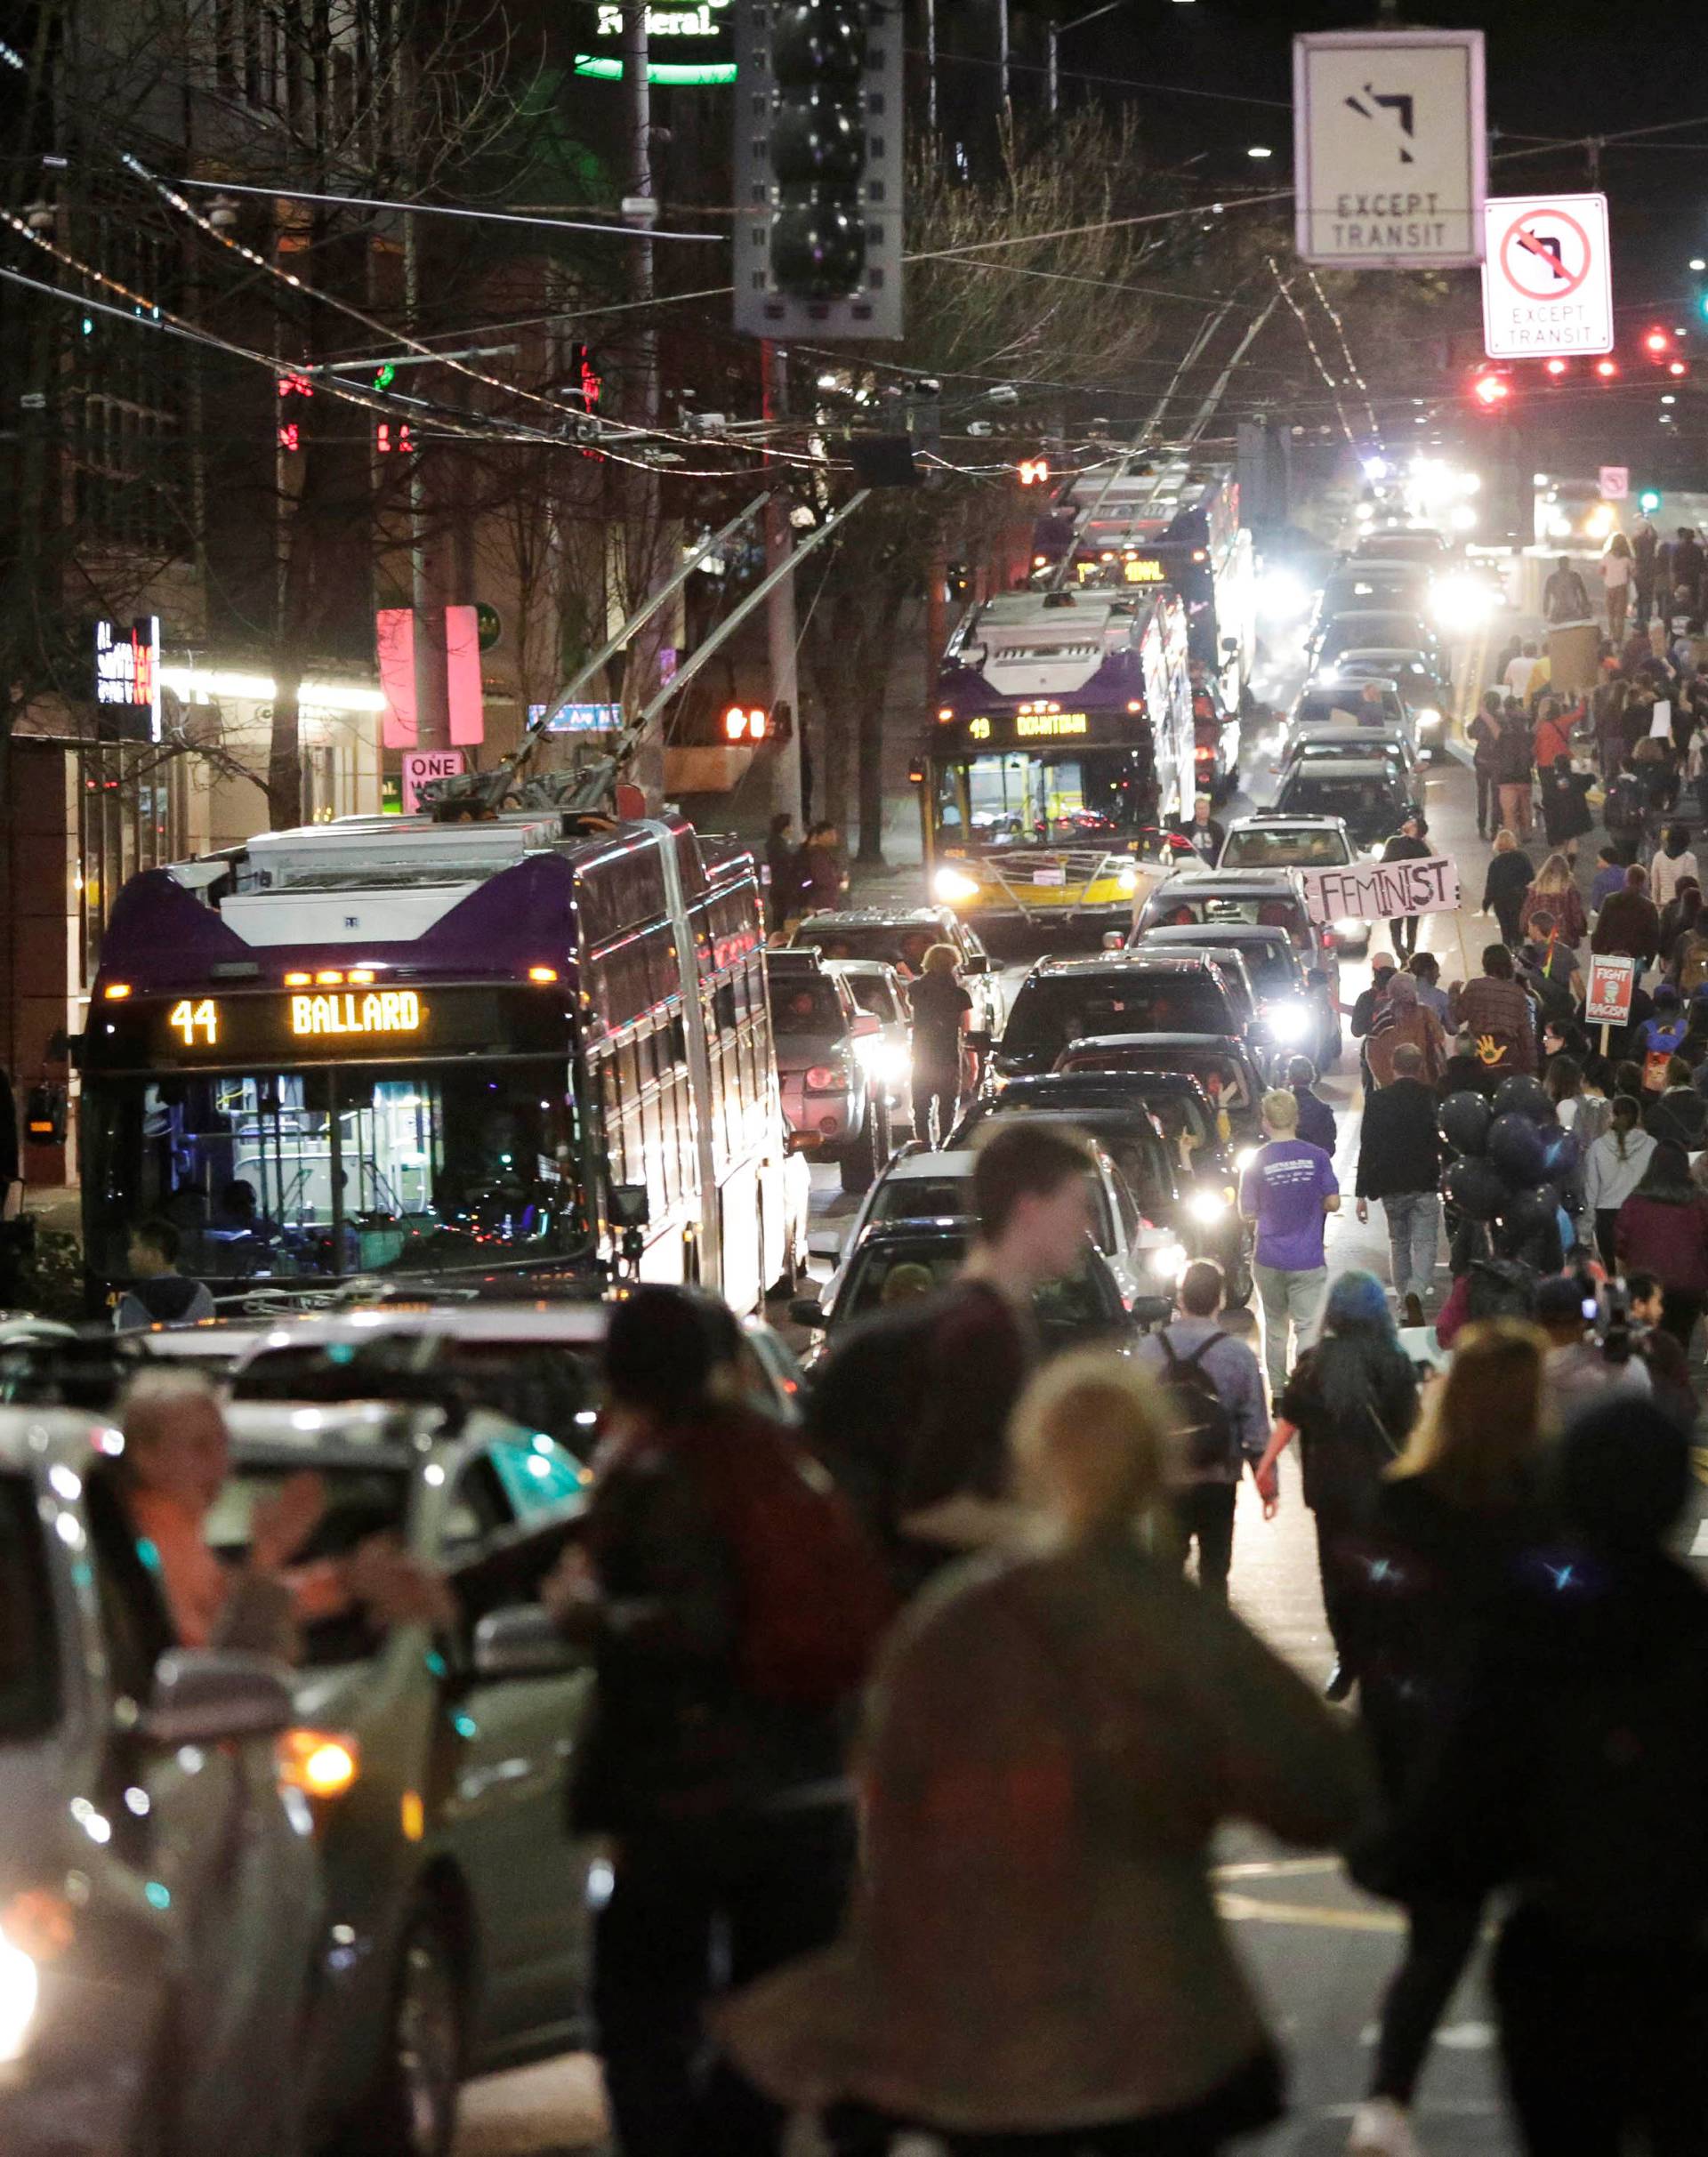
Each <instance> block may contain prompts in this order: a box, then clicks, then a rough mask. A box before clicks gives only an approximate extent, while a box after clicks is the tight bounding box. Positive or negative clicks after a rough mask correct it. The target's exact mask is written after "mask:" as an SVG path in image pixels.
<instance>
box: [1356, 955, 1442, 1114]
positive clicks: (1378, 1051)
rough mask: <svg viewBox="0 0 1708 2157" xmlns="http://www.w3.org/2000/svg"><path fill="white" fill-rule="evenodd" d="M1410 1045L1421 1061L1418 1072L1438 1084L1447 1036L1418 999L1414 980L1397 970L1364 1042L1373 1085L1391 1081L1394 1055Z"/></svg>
mask: <svg viewBox="0 0 1708 2157" xmlns="http://www.w3.org/2000/svg"><path fill="white" fill-rule="evenodd" d="M1407 1047H1410V1048H1414V1049H1415V1050H1417V1052H1418V1055H1419V1057H1420V1058H1422V1075H1423V1077H1424V1078H1425V1079H1426V1080H1427V1081H1428V1082H1429V1083H1430V1085H1431V1086H1434V1085H1436V1084H1438V1083H1439V1081H1440V1078H1441V1075H1442V1074H1443V1072H1445V1071H1446V1067H1447V1037H1446V1032H1445V1031H1444V1029H1443V1027H1442V1025H1441V1021H1440V1020H1439V1019H1438V1018H1437V1017H1436V1016H1435V1013H1434V1012H1433V1011H1430V1010H1425V1009H1424V1008H1423V1005H1422V1002H1421V1001H1420V1000H1419V997H1418V993H1417V982H1416V979H1415V978H1414V976H1413V975H1411V974H1409V973H1397V974H1396V975H1395V976H1394V978H1393V981H1392V983H1391V985H1390V988H1389V993H1388V1002H1387V1003H1386V1004H1385V1005H1384V1006H1383V1008H1382V1010H1380V1011H1379V1012H1378V1013H1377V1014H1376V1019H1375V1023H1374V1026H1372V1027H1371V1029H1370V1038H1369V1040H1368V1042H1366V1044H1365V1060H1366V1066H1367V1067H1368V1070H1369V1074H1370V1079H1371V1083H1372V1084H1373V1085H1374V1086H1375V1087H1383V1086H1387V1085H1390V1084H1391V1083H1392V1081H1393V1077H1394V1070H1395V1058H1396V1057H1397V1056H1398V1052H1399V1050H1401V1049H1403V1048H1407Z"/></svg>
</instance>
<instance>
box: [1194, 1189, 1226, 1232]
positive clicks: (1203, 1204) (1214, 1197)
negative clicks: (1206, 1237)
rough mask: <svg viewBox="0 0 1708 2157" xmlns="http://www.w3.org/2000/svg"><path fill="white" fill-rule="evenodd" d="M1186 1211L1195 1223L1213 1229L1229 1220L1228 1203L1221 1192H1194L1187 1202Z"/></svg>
mask: <svg viewBox="0 0 1708 2157" xmlns="http://www.w3.org/2000/svg"><path fill="white" fill-rule="evenodd" d="M1186 1210H1187V1211H1188V1213H1189V1214H1190V1215H1191V1216H1192V1218H1193V1219H1194V1220H1195V1221H1198V1222H1200V1223H1202V1225H1203V1226H1204V1227H1206V1228H1212V1227H1214V1226H1215V1224H1216V1223H1217V1222H1218V1221H1220V1220H1226V1219H1227V1218H1228V1201H1227V1200H1226V1199H1225V1198H1224V1197H1223V1196H1222V1195H1221V1192H1220V1191H1194V1192H1193V1194H1192V1195H1191V1197H1190V1198H1188V1200H1187V1202H1186Z"/></svg>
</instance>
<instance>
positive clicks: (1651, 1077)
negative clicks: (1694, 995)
mask: <svg viewBox="0 0 1708 2157" xmlns="http://www.w3.org/2000/svg"><path fill="white" fill-rule="evenodd" d="M1689 1030H1690V1017H1689V1013H1688V1011H1687V1010H1685V1007H1684V1003H1683V1001H1682V999H1681V998H1680V994H1679V992H1678V990H1677V988H1676V987H1675V986H1673V984H1672V982H1671V981H1663V982H1662V983H1661V984H1660V985H1659V986H1658V987H1657V988H1656V991H1655V1008H1654V1010H1653V1011H1652V1012H1651V1013H1650V1014H1649V1016H1648V1018H1645V1019H1644V1020H1642V1021H1641V1023H1640V1025H1637V1026H1632V1027H1631V1032H1630V1034H1628V1036H1627V1037H1626V1046H1627V1047H1628V1049H1629V1050H1630V1052H1631V1055H1632V1056H1633V1057H1634V1058H1636V1060H1637V1061H1638V1062H1639V1063H1640V1064H1641V1065H1642V1066H1643V1091H1644V1092H1645V1093H1646V1094H1648V1096H1649V1097H1650V1098H1651V1099H1653V1098H1654V1097H1655V1096H1656V1095H1657V1094H1659V1093H1660V1092H1661V1091H1663V1089H1664V1087H1665V1086H1666V1084H1667V1083H1668V1077H1667V1068H1666V1066H1667V1065H1668V1063H1669V1062H1670V1061H1671V1060H1672V1058H1674V1057H1675V1056H1677V1055H1678V1053H1679V1051H1680V1050H1681V1049H1682V1048H1683V1046H1684V1039H1685V1035H1686V1034H1688V1032H1689ZM1687 1075H1688V1066H1687Z"/></svg>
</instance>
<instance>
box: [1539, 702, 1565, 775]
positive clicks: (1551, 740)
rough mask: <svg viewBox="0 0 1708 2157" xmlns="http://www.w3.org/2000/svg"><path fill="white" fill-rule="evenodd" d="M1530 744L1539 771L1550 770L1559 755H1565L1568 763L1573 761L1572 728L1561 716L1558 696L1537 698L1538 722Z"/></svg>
mask: <svg viewBox="0 0 1708 2157" xmlns="http://www.w3.org/2000/svg"><path fill="white" fill-rule="evenodd" d="M1530 746H1531V751H1532V753H1533V754H1534V756H1535V765H1536V769H1537V770H1538V771H1539V772H1545V771H1547V770H1549V769H1551V766H1552V765H1553V763H1554V761H1555V759H1556V758H1558V757H1562V756H1563V757H1564V758H1565V759H1566V761H1567V764H1569V763H1570V762H1571V761H1572V736H1571V730H1570V728H1569V727H1568V726H1567V723H1566V721H1565V720H1563V719H1562V718H1561V717H1560V702H1559V697H1558V696H1543V697H1541V698H1539V699H1538V700H1537V704H1536V724H1535V731H1534V733H1533V735H1532V736H1531V743H1530Z"/></svg>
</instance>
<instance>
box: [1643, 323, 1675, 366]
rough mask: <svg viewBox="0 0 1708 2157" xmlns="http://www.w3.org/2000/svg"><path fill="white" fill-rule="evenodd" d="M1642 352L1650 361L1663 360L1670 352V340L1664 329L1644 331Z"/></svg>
mask: <svg viewBox="0 0 1708 2157" xmlns="http://www.w3.org/2000/svg"><path fill="white" fill-rule="evenodd" d="M1643 350H1644V351H1646V352H1647V353H1648V356H1649V358H1651V359H1664V358H1666V356H1667V354H1668V353H1669V352H1670V351H1671V350H1672V338H1671V337H1670V336H1669V335H1668V334H1667V332H1666V331H1665V330H1664V329H1651V330H1645V331H1644V332H1643Z"/></svg>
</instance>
